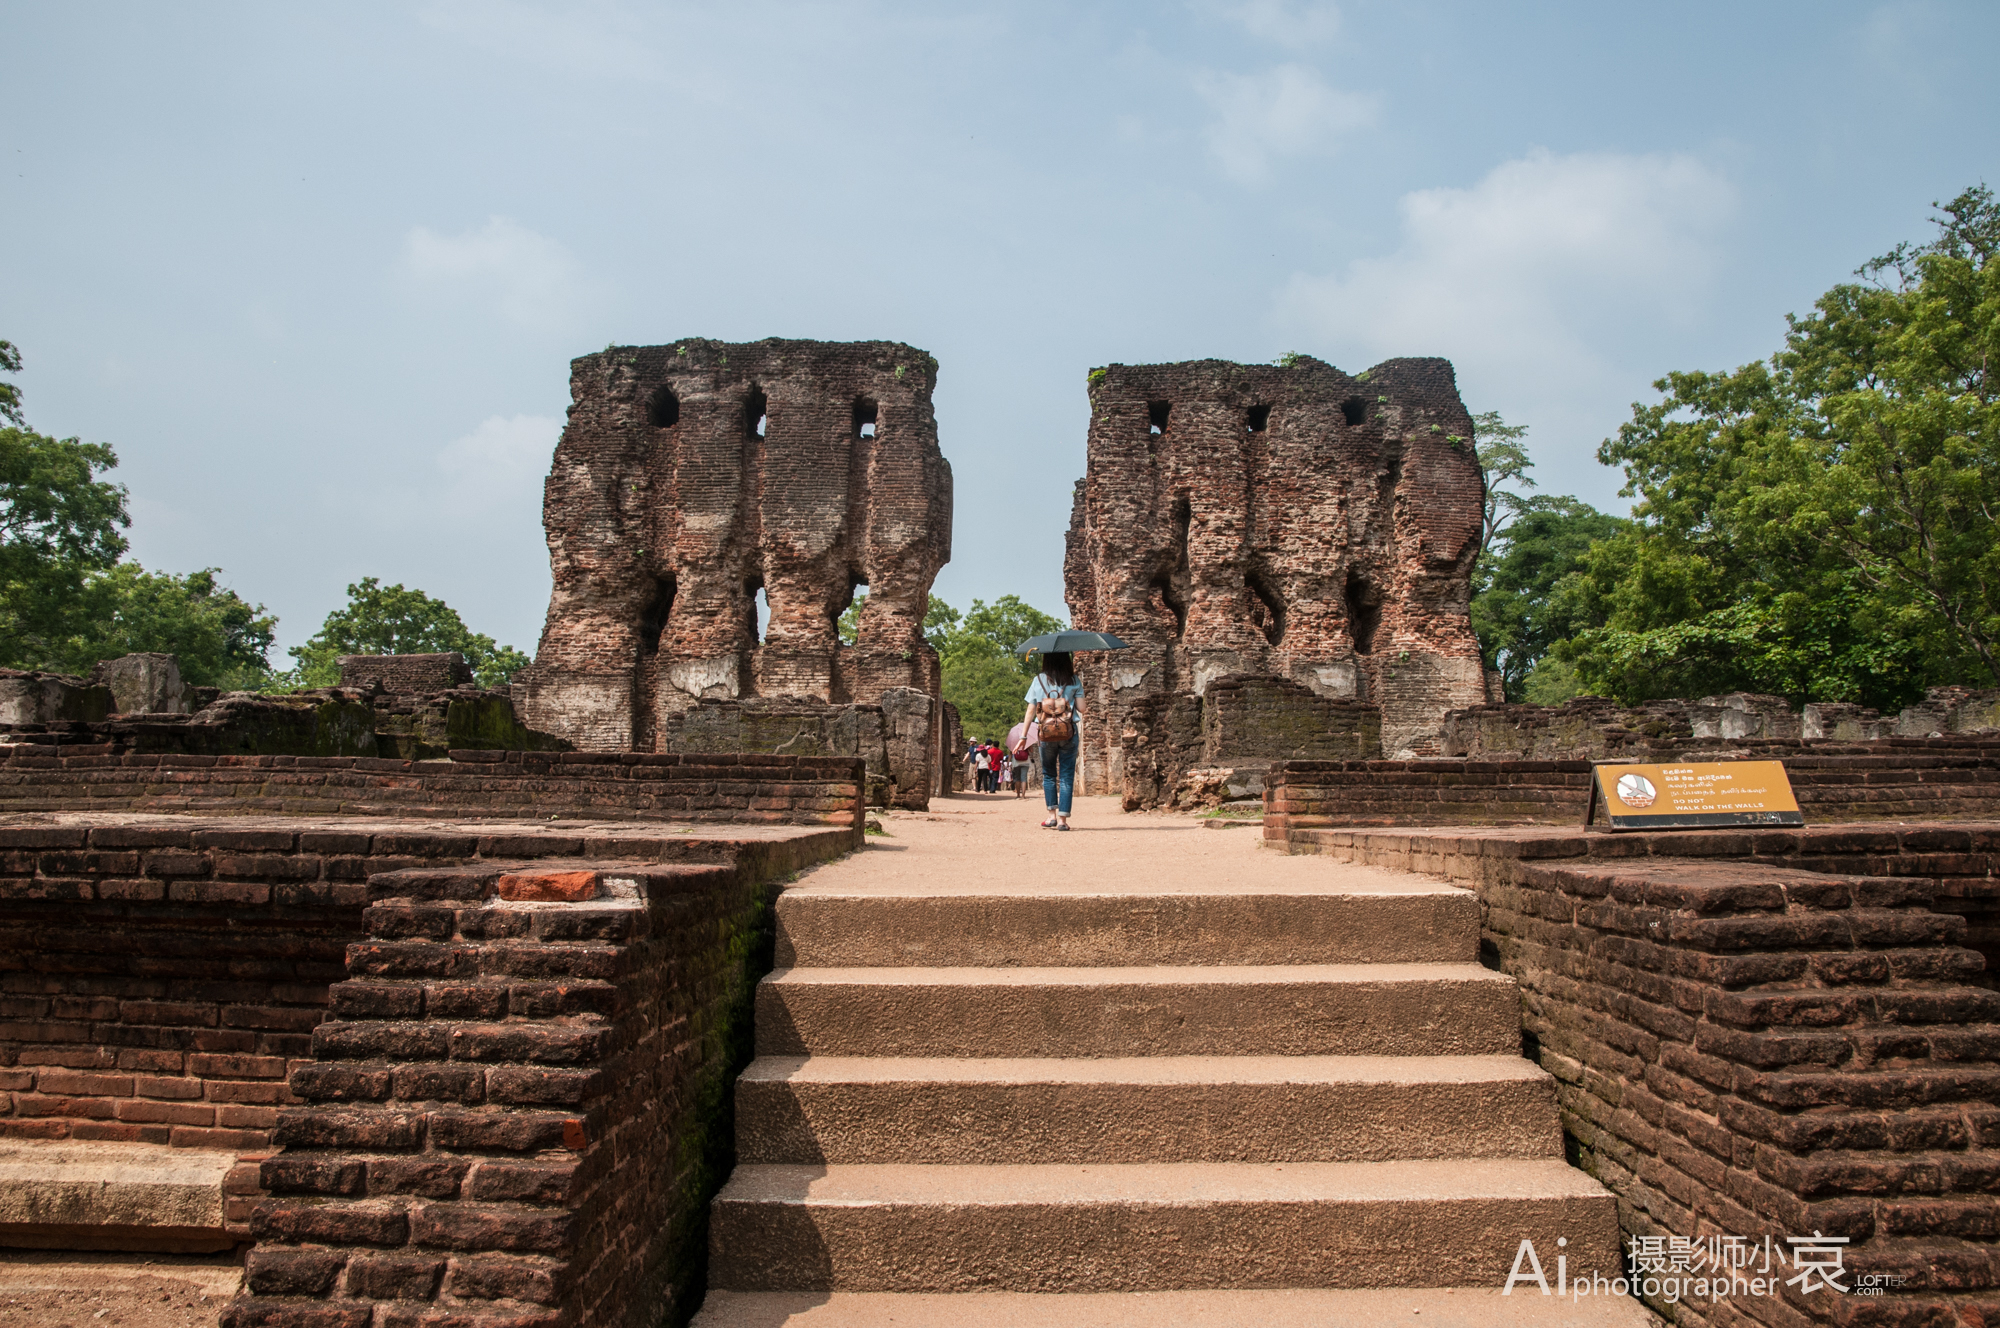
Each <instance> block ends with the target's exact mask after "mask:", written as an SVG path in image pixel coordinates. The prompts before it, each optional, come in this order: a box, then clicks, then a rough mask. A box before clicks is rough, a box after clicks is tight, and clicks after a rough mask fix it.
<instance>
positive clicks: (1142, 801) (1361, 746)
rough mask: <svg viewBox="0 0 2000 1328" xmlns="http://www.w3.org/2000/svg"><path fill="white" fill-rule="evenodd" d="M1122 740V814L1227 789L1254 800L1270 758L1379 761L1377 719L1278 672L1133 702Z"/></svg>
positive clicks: (1212, 796) (1368, 709)
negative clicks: (1197, 691)
mask: <svg viewBox="0 0 2000 1328" xmlns="http://www.w3.org/2000/svg"><path fill="white" fill-rule="evenodd" d="M1120 736H1121V738H1122V739H1123V744H1122V745H1123V748H1124V752H1123V761H1124V777H1123V793H1124V805H1125V810H1127V811H1137V810H1139V809H1140V808H1142V807H1154V806H1171V807H1184V806H1193V805H1204V804H1207V803H1212V802H1214V801H1215V800H1216V798H1217V797H1219V796H1222V791H1224V790H1228V789H1241V790H1242V792H1241V794H1240V796H1245V797H1255V796H1257V795H1258V794H1259V793H1261V792H1262V791H1263V778H1264V771H1266V770H1267V769H1268V768H1269V767H1270V765H1271V763H1272V762H1273V761H1277V760H1287V759H1294V760H1320V761H1324V760H1354V761H1363V760H1370V759H1379V758H1380V757H1381V755H1382V715H1381V712H1380V711H1379V710H1377V709H1376V708H1375V707H1374V706H1371V705H1366V704H1364V703H1362V702H1359V701H1354V700H1348V699H1335V698H1333V697H1326V696H1321V695H1319V694H1318V693H1317V692H1314V691H1312V690H1311V689H1310V688H1307V687H1303V686H1300V685H1299V684H1298V683H1295V682H1292V681H1290V680H1289V679H1286V678H1262V677H1248V678H1246V677H1236V676H1231V677H1227V678H1218V679H1216V680H1215V681H1214V682H1211V683H1210V684H1209V686H1208V690H1207V693H1206V694H1205V695H1203V696H1201V697H1192V696H1164V697H1154V698H1149V699H1145V700H1141V701H1138V702H1135V703H1133V705H1132V707H1131V708H1130V709H1129V710H1128V711H1127V712H1126V716H1125V728H1124V730H1123V731H1122V733H1121V734H1120ZM1229 796H1239V795H1238V794H1235V793H1231V794H1230V795H1229Z"/></svg>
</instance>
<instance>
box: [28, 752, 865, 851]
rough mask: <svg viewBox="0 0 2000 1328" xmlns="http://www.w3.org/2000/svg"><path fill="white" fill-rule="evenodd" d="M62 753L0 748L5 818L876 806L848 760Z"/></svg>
mask: <svg viewBox="0 0 2000 1328" xmlns="http://www.w3.org/2000/svg"><path fill="white" fill-rule="evenodd" d="M49 750H50V749H49V748H48V747H47V746H45V745H30V744H25V743H23V744H14V745H12V746H7V747H4V748H0V752H4V753H5V759H4V760H0V813H6V812H42V811H168V812H197V813H204V814H208V815H215V814H230V813H243V814H270V813H283V814H287V815H298V814H308V815H310V814H329V815H345V816H354V815H361V816H369V815H390V816H415V815H421V816H451V817H506V816H519V815H523V814H527V815H533V816H536V817H548V816H567V817H581V818H585V819H589V820H655V821H657V820H674V821H728V822H730V823H732V824H758V823H764V824H808V825H810V824H826V825H846V826H851V827H852V829H853V831H854V833H855V834H856V835H857V836H858V835H859V834H860V833H861V829H862V823H863V818H864V816H865V813H866V807H865V804H864V801H863V793H864V791H865V787H866V785H865V780H866V775H865V772H864V771H863V768H862V764H861V762H860V761H859V760H858V759H854V758H847V757H811V756H776V755H761V754H755V753H750V754H743V753H737V754H727V755H720V754H714V755H701V756H674V755H665V756H654V755H644V756H642V755H635V754H622V755H621V754H610V753H585V752H518V751H455V752H453V753H451V759H449V760H445V761H402V760H384V759H377V758H372V757H355V756H332V757H310V756H177V755H131V754H128V755H113V754H112V753H111V749H110V747H109V746H108V745H98V746H92V747H72V746H65V747H63V748H61V749H60V752H61V754H60V755H49V754H48V753H49ZM857 842H858V841H857Z"/></svg>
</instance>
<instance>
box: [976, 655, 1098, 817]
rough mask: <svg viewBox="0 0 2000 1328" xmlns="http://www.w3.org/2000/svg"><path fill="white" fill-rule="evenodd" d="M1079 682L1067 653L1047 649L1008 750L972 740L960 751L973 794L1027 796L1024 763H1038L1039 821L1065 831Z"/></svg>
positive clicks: (1077, 739)
mask: <svg viewBox="0 0 2000 1328" xmlns="http://www.w3.org/2000/svg"><path fill="white" fill-rule="evenodd" d="M1082 703H1083V684H1082V683H1080V682H1078V681H1077V677H1076V668H1075V666H1074V665H1073V664H1072V663H1071V657H1070V655H1069V653H1068V652H1067V651H1049V652H1047V653H1045V654H1044V655H1043V656H1042V667H1041V670H1040V671H1039V672H1038V673H1036V675H1035V681H1034V682H1033V683H1031V684H1030V685H1029V687H1028V695H1027V705H1028V708H1027V711H1026V713H1024V714H1023V715H1022V716H1021V723H1020V726H1019V727H1018V728H1016V729H1015V731H1014V734H1015V735H1017V736H1016V740H1015V741H1014V742H1013V745H1012V747H1011V748H1008V747H1003V746H1001V745H1000V744H999V743H996V742H989V741H985V740H982V739H978V738H975V739H973V741H972V742H971V743H969V744H967V746H966V749H965V763H966V768H967V769H968V770H969V771H970V772H971V775H972V781H973V791H974V792H977V793H999V792H1001V791H1002V790H1003V786H1005V787H1006V788H1011V789H1013V791H1014V796H1015V797H1017V798H1025V797H1027V796H1028V764H1029V761H1030V760H1031V759H1032V760H1035V761H1038V762H1039V764H1040V766H1041V771H1042V801H1043V802H1044V804H1045V805H1046V806H1047V808H1048V816H1047V817H1046V819H1044V820H1043V821H1042V827H1043V828H1044V829H1047V830H1067V829H1069V810H1070V801H1071V799H1072V798H1073V797H1074V796H1075V792H1076V757H1077V752H1078V751H1079V750H1080V749H1081V746H1082V734H1081V732H1080V730H1081V727H1082V710H1083V705H1082Z"/></svg>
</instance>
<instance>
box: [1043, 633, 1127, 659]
mask: <svg viewBox="0 0 2000 1328" xmlns="http://www.w3.org/2000/svg"><path fill="white" fill-rule="evenodd" d="M1131 648H1132V647H1131V646H1129V645H1127V644H1126V643H1125V642H1123V641H1120V640H1119V639H1118V638H1117V637H1115V636H1113V635H1111V633H1109V632H1045V633H1043V634H1042V635H1041V636H1031V637H1029V638H1028V639H1027V640H1025V641H1023V642H1022V643H1021V644H1020V645H1018V646H1016V647H1015V649H1017V650H1019V651H1020V652H1021V653H1022V654H1023V655H1032V654H1034V653H1035V652H1036V651H1040V652H1041V653H1042V654H1044V655H1046V654H1048V653H1050V652H1051V651H1056V652H1061V651H1077V650H1130V649H1131Z"/></svg>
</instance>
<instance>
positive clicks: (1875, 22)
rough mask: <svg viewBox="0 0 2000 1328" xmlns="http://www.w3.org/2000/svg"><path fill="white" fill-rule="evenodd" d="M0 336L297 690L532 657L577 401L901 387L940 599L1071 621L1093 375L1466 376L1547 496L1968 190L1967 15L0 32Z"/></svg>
mask: <svg viewBox="0 0 2000 1328" xmlns="http://www.w3.org/2000/svg"><path fill="white" fill-rule="evenodd" d="M0 33H4V34H5V40H4V44H0V62H4V63H0V67H3V68H4V70H5V74H4V77H0V152H4V154H5V159H6V160H5V165H6V170H5V175H6V177H7V178H6V180H5V183H4V186H0V264H4V266H0V272H4V273H5V277H4V281H0V338H5V339H6V340H9V341H12V342H14V343H15V345H16V346H18V347H19V349H20V352H21V355H22V357H23V360H24V362H25V364H24V370H23V372H22V373H21V374H20V375H19V376H18V377H17V378H16V379H15V381H16V382H17V383H18V385H19V386H20V387H21V389H22V392H23V396H24V405H25V408H26V412H27V416H28V420H29V423H30V424H31V425H33V426H34V427H36V428H38V429H40V430H41V431H43V432H45V433H53V434H57V435H60V436H72V435H74V436H78V437H81V438H83V439H84V440H86V441H91V442H103V443H109V444H111V445H112V446H113V447H114V448H115V449H116V450H117V453H118V456H119V458H120V464H119V466H118V468H117V470H116V472H115V473H114V474H115V478H117V479H118V480H119V481H121V482H122V483H124V484H125V485H127V486H128V487H129V489H130V491H131V512H132V527H131V530H130V532H129V534H130V538H131V544H132V548H131V554H130V556H131V557H132V558H134V559H136V560H138V561H140V562H142V563H143V564H145V565H146V566H147V567H149V568H153V569H155V570H162V571H173V572H187V571H192V570H195V569H197V568H202V567H220V568H222V569H223V580H224V581H225V583H226V584H228V585H230V586H232V587H233V588H235V589H236V590H237V591H238V592H239V593H241V594H242V595H244V596H245V597H246V598H248V599H251V600H253V601H256V602H259V603H262V604H264V605H266V606H268V608H269V609H271V610H272V611H273V612H275V613H276V614H278V616H279V619H280V622H279V628H278V636H279V649H278V651H277V652H275V654H274V658H273V663H274V664H279V665H283V664H285V663H287V662H288V661H287V660H286V659H285V656H284V653H283V652H284V648H285V647H288V646H293V645H297V644H299V643H301V642H303V641H304V640H305V639H306V638H307V637H309V636H310V635H311V634H312V633H313V632H314V631H315V630H317V628H318V626H319V624H320V621H321V620H322V619H323V618H324V617H325V615H326V614H327V613H328V612H329V611H330V610H332V609H334V608H336V607H337V606H339V605H340V604H341V603H342V601H343V599H344V595H345V587H346V586H347V585H348V584H349V583H350V582H353V581H355V580H357V579H359V578H361V577H364V576H374V577H379V578H381V579H382V580H383V581H385V582H398V583H402V584H404V585H409V586H414V587H418V588H421V589H423V590H425V591H427V592H428V593H430V594H432V595H434V596H437V597H439V598H441V599H443V600H445V601H446V602H447V603H449V604H450V605H452V607H454V608H455V609H457V610H458V611H459V612H460V613H461V614H462V615H463V616H464V618H465V620H466V621H467V623H468V624H469V625H470V626H471V627H472V628H473V629H474V630H475V631H480V632H485V633H488V634H490V635H492V636H495V637H497V638H498V639H499V640H500V641H501V642H503V643H507V644H512V645H516V646H518V647H520V648H522V649H527V650H532V649H533V648H534V644H535V642H536V640H537V639H538V638H539V636H540V633H541V625H542V619H543V615H544V613H545V611H546V608H547V601H548V587H549V579H548V555H547V548H546V545H545V544H544V542H543V538H542V531H541V521H540V508H541V482H542V478H543V476H544V475H545V474H546V473H547V470H548V465H549V459H550V455H551V453H552V451H553V449H554V446H555V443H556V439H557V436H558V434H559V432H560V430H561V426H562V419H563V412H564V409H565V407H566V406H567V404H568V373H569V360H570V359H571V358H572V357H574V356H577V355H581V354H586V353H588V352H591V351H594V350H599V349H602V348H603V347H605V346H607V345H611V344H618V345H651V344H657V343H664V342H670V341H674V340H676V339H682V338H687V337H694V336H704V337H715V338H720V339H724V340H743V341H747V340H755V339H758V338H762V337H769V336H780V337H811V338H823V339H828V340H872V339H885V340H896V341H906V342H909V343H911V344H913V345H916V346H918V347H921V348H923V349H925V350H928V351H930V352H931V353H932V354H934V355H935V356H936V357H937V359H938V360H939V362H940V366H941V367H940V373H939V385H938V390H937V396H936V406H937V414H938V423H939V437H940V441H941V444H942V446H943V449H944V453H945V456H946V457H947V459H948V460H949V461H950V462H951V465H952V468H953V471H954V474H955V478H956V491H957V504H956V506H957V514H956V523H955V530H954V538H953V548H954V555H955V556H954V560H953V562H952V563H951V564H950V565H948V566H947V567H946V568H945V569H944V571H943V572H942V573H941V574H940V575H939V578H938V581H937V585H936V587H935V589H936V592H937V593H938V594H940V595H942V596H944V597H945V598H946V599H947V600H949V601H951V602H952V603H954V604H956V605H958V606H959V607H961V608H963V607H965V606H966V605H967V604H968V603H969V602H970V601H971V600H973V599H974V598H980V599H985V600H988V601H989V602H990V601H991V600H993V599H995V598H997V597H999V596H1001V595H1005V594H1018V595H1020V596H1021V597H1022V598H1024V599H1026V600H1027V601H1029V602H1030V603H1032V604H1035V605H1037V606H1038V607H1040V608H1042V609H1044V610H1047V611H1050V612H1054V613H1057V614H1059V615H1062V616H1066V614H1065V613H1064V610H1063V605H1062V535H1063V530H1064V527H1065V526H1066V524H1067V521H1068V514H1069V492H1070V485H1071V483H1072V481H1073V480H1074V479H1076V478H1077V477H1078V476H1080V475H1081V474H1082V473H1083V467H1084V435H1085V428H1086V425H1087V421H1088V403H1087V401H1086V398H1085V375H1086V374H1087V372H1088V371H1089V370H1090V369H1091V368H1092V367H1094V366H1097V365H1102V364H1108V363H1114V362H1123V363H1148V362H1159V361H1171V360H1182V359H1197V358H1207V357H1215V358H1222V359H1232V360H1239V361H1244V362H1254V361H1270V360H1272V359H1274V358H1276V357H1277V356H1279V355H1281V354H1284V353H1286V352H1304V353H1308V354H1312V355H1316V356H1319V357H1320V358H1322V359H1325V360H1327V361H1329V362H1331V363H1333V364H1336V365H1339V366H1340V367H1342V368H1344V369H1348V370H1350V371H1351V370H1356V369H1360V368H1364V367H1366V366H1368V365H1370V364H1374V363H1376V362H1378V361H1380V360H1383V359H1388V358H1390V357H1393V356H1404V355H1441V356H1445V357H1447V358H1449V359H1450V360H1452V362H1453V363H1454V364H1455V366H1456V368H1457V373H1458V383H1459V390H1460V393H1461V395H1462V396H1463V398H1464V400H1465V403H1466V405H1467V407H1468V408H1469V409H1471V410H1472V411H1473V412H1475V413H1477V412H1481V411H1487V410H1497V411H1499V412H1501V414H1502V415H1503V416H1504V417H1505V418H1506V419H1507V420H1508V421H1509V422H1510V423H1514V424H1524V425H1527V426H1528V427H1529V430H1530V432H1529V434H1528V443H1529V448H1530V452H1531V455H1532V456H1533V458H1534V460H1535V463H1536V469H1535V471H1534V476H1535V478H1536V479H1537V480H1538V481H1539V482H1540V486H1541V489H1542V491H1544V492H1549V493H1574V494H1576V495H1578V496H1580V497H1582V498H1584V499H1585V500H1587V501H1589V502H1591V503H1594V504H1596V505H1598V506H1600V507H1603V508H1606V509H1608V510H1615V511H1620V512H1622V511H1624V510H1625V509H1626V506H1627V504H1626V501H1625V500H1622V499H1620V498H1619V497H1618V489H1619V486H1620V483H1621V477H1620V475H1619V474H1618V473H1617V472H1616V471H1613V470H1609V469H1607V468H1605V467H1603V466H1601V465H1599V464H1598V463H1597V461H1596V450H1597V447H1598V445H1599V443H1600V442H1601V441H1602V440H1603V439H1604V438H1606V437H1607V436H1609V435H1611V434H1613V433H1615V432H1616V430H1617V428H1618V426H1619V424H1620V423H1621V422H1623V421H1624V420H1625V419H1627V418H1629V416H1630V412H1631V405H1632V403H1633V402H1635V401H1647V400H1652V399H1654V396H1655V394H1654V393H1653V391H1652V389H1651V387H1650V384H1651V383H1652V382H1653V381H1654V380H1655V379H1658V378H1659V377H1661V376H1662V375H1663V374H1665V373H1667V372H1668V371H1670V370H1677V369H1697V368H1707V369H1726V368H1732V367H1735V366H1737V365H1739V364H1742V363H1746V362H1748V361H1750V360H1754V359H1758V358H1762V357H1765V356H1768V355H1769V354H1770V353H1771V352H1772V351H1774V350H1775V349H1777V348H1778V346H1779V345H1780V344H1781V341H1782V337H1783V334H1784V329H1785V322H1784V319H1785V315H1786V314H1787V313H1794V312H1804V311H1806V310H1807V309H1808V308H1809V307H1810V306H1811V304H1812V301H1813V300H1814V299H1815V298H1816V297H1817V296H1818V295H1819V294H1820V293H1821V292H1823V291H1824V290H1826V289H1827V288H1828V287H1829V286H1831V285H1833V284H1835V283H1836V282H1839V281H1842V280H1845V279H1847V278H1848V277H1849V276H1850V274H1851V273H1852V272H1853V270H1854V268H1856V267H1857V266H1858V265H1860V264H1861V263H1862V262H1863V261H1865V260H1866V259H1868V258H1870V257H1872V256H1874V255H1876V254H1879V253H1881V252H1883V251H1885V250H1887V249H1888V248H1890V247H1891V246H1893V245H1894V244H1895V243H1897V242H1898V241H1900V240H1904V239H1919V240H1920V239H1923V238H1926V237H1928V235H1929V234H1930V233H1931V232H1930V228H1929V222H1928V219H1929V217H1930V216H1931V207H1930V205H1931V203H1932V202H1933V201H1934V200H1939V199H1947V198H1950V197H1952V196H1953V195H1955V194H1956V193H1958V192H1959V191H1960V190H1961V189H1963V188H1965V187H1966V186H1967V185H1970V184H1974V183H1978V182H1980V181H1986V182H1988V183H1994V184H2000V79H1994V78H1993V77H1991V70H1990V68H1988V67H1983V62H1984V59H1985V56H1982V52H1983V53H1986V56H1990V53H1991V52H1992V51H1994V50H1996V49H2000V5H1994V4H1991V3H1990V2H1986V0H1978V2H1972V3H1911V4H1888V5H1868V4H1850V3H1841V2H1840V0H1810V2H1791V0H1768V2H1764V3H1755V4H1744V3H1741V2H1740V0H1736V2H1734V3H1680V4H1674V5H1636V4H1626V5H1606V4H1603V3H1601V2H1598V3H1574V4H1559V3H1519V4H1512V5H1504V6H1503V5H1494V4H1491V3H1474V2H1468V3H1442V2H1432V0H1397V2H1396V3H1344V4H1315V3H1308V2H1307V0H1214V2H1212V3H1175V2H1174V0H1158V2H1156V3H1150V4H1108V3H1103V4H1093V3H1079V2H1077V0H1063V2H1061V3H1053V2H1052V3H1046V4H1044V3H1033V2H1028V0H1024V2H1022V3H1013V4H983V3H976V2H974V3H952V4H944V5H939V4H934V3H933V4H916V3H909V4H905V3H891V2H887V0H884V2H881V3H861V2H852V3H850V2H848V0H828V2H827V3H816V4H815V3H800V4H770V3H759V2H758V0H732V3H730V4H728V5H715V4H690V5H676V4H614V3H593V2H591V0H571V2H570V3H560V4H556V3H551V4H537V3H529V2H527V0H494V2H491V3H475V2H473V0H436V2H434V3H414V4H387V3H366V2H365V0H357V2H355V3H348V4H343V5H336V6H303V5H269V4H263V3H244V4H236V5H232V4H220V3H202V2H201V0H190V2H189V3H186V4H181V5H173V6H166V5H157V4H152V3H83V4H65V5H51V4H40V3H32V2H31V0H0Z"/></svg>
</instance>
